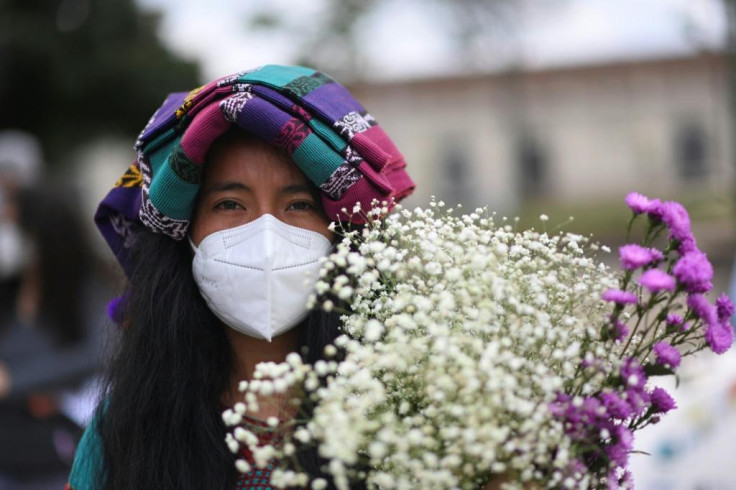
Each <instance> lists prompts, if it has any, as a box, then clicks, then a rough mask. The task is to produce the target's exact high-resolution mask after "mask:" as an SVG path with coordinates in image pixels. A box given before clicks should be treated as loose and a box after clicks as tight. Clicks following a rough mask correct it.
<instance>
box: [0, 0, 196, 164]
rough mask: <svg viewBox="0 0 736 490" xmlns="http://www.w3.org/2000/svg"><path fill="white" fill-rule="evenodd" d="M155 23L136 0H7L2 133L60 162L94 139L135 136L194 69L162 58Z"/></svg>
mask: <svg viewBox="0 0 736 490" xmlns="http://www.w3.org/2000/svg"><path fill="white" fill-rule="evenodd" d="M158 20H159V19H158V15H157V14H150V13H142V12H140V11H138V10H137V8H136V6H135V4H134V3H133V1H132V0H57V1H49V0H45V1H41V0H5V1H4V2H3V5H2V7H0V105H1V106H2V108H3V110H2V111H0V128H20V129H24V130H27V131H29V132H31V133H34V134H36V135H37V136H38V137H39V138H40V139H41V141H42V143H43V145H44V148H45V152H46V154H47V159H48V160H49V161H50V162H54V161H59V160H62V159H63V158H64V155H65V154H67V153H68V152H69V151H70V150H72V149H73V148H74V147H75V146H77V145H79V144H80V143H83V142H85V141H89V140H90V139H92V138H94V137H95V136H97V135H99V134H105V133H118V134H122V135H125V136H129V137H130V138H131V140H132V139H133V137H134V136H135V135H136V134H137V133H138V132H139V131H140V130H141V129H142V128H143V126H145V124H146V122H147V120H148V118H149V117H150V116H151V114H152V113H153V111H154V110H156V108H157V107H158V106H159V105H160V104H161V103H162V102H163V98H164V97H165V95H166V94H167V93H168V92H173V91H184V90H190V89H192V88H193V87H195V86H196V85H197V84H198V67H197V65H196V64H195V63H193V62H189V61H184V60H181V59H179V58H177V57H176V56H175V55H173V54H172V53H170V52H169V51H167V49H166V48H165V47H164V46H163V45H162V44H161V42H160V40H159V39H158V37H157V35H156V30H157V26H158Z"/></svg>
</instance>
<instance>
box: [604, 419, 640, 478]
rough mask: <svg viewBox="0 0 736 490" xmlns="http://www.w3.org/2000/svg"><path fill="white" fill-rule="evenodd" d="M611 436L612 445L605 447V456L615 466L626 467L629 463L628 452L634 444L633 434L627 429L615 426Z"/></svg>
mask: <svg viewBox="0 0 736 490" xmlns="http://www.w3.org/2000/svg"><path fill="white" fill-rule="evenodd" d="M612 435H613V440H614V443H613V444H611V445H609V446H607V447H606V456H608V459H610V460H611V461H612V462H613V463H614V464H615V465H616V466H620V467H622V468H623V467H626V465H627V464H628V462H629V452H630V451H631V448H632V447H633V444H634V434H633V432H631V430H630V429H629V428H628V427H625V426H623V425H616V426H614V428H613V433H612Z"/></svg>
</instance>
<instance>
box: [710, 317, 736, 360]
mask: <svg viewBox="0 0 736 490" xmlns="http://www.w3.org/2000/svg"><path fill="white" fill-rule="evenodd" d="M705 341H706V342H708V345H709V346H710V350H712V351H713V352H715V353H716V354H723V353H724V352H726V351H727V350H728V349H730V348H731V345H733V327H732V326H731V324H730V323H727V322H716V323H712V324H709V325H708V326H707V327H706V328H705Z"/></svg>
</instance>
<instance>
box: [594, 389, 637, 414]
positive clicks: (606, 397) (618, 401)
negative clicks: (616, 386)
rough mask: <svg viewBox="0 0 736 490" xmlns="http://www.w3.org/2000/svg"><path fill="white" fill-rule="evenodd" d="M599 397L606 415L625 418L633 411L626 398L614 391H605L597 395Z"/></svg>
mask: <svg viewBox="0 0 736 490" xmlns="http://www.w3.org/2000/svg"><path fill="white" fill-rule="evenodd" d="M599 398H600V400H601V403H603V406H604V407H606V411H607V412H608V415H610V416H611V417H612V418H614V419H618V420H626V419H627V418H629V417H631V415H633V413H634V411H633V410H632V409H631V406H630V405H629V404H628V403H627V402H626V400H624V399H623V398H621V396H620V395H619V394H618V393H617V392H615V391H605V392H603V393H601V394H600V395H599Z"/></svg>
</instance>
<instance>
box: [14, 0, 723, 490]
mask: <svg viewBox="0 0 736 490" xmlns="http://www.w3.org/2000/svg"><path fill="white" fill-rule="evenodd" d="M735 53H736V1H734V0H272V1H270V2H259V1H257V0H238V1H236V0H221V1H216V2H197V1H194V0H137V1H133V0H114V1H113V0H53V1H44V2H40V1H35V0H7V1H5V2H4V3H3V4H2V6H1V7H0V106H1V107H2V110H0V130H14V131H17V130H22V131H23V132H24V133H26V134H30V135H33V137H34V138H36V140H37V141H38V142H39V147H40V148H41V150H39V151H40V152H42V154H43V155H44V159H45V162H44V163H45V165H44V168H43V169H42V171H41V170H39V173H40V175H39V176H38V181H39V182H42V181H46V182H48V183H51V185H53V186H57V187H59V188H63V189H65V190H66V193H67V194H68V195H70V196H73V197H75V198H77V199H78V202H77V204H78V205H79V206H80V209H82V211H80V214H82V215H83V216H86V218H85V219H86V222H87V223H88V224H90V225H91V216H92V213H93V211H94V207H95V205H96V203H97V202H98V201H99V199H100V198H101V197H102V196H103V194H104V193H105V192H106V191H107V190H108V189H109V187H110V185H111V184H112V182H114V181H115V180H116V179H117V177H118V176H119V175H120V174H121V173H122V172H123V171H124V169H125V168H126V167H127V165H129V163H130V162H131V161H132V160H133V159H134V157H135V155H134V152H133V150H132V143H133V141H134V139H135V136H136V134H137V133H138V131H139V130H140V129H141V128H142V127H143V126H144V125H145V123H146V122H147V119H148V117H149V116H150V115H151V114H152V113H153V111H154V110H155V109H156V108H157V107H158V106H159V104H160V103H161V102H162V101H163V98H164V95H165V94H166V93H168V92H173V91H182V90H189V89H191V88H193V87H194V86H196V85H198V84H200V83H203V82H206V81H209V80H211V79H213V78H216V77H219V76H223V75H226V74H229V73H233V72H236V71H239V70H241V69H243V68H247V67H251V66H255V65H259V64H263V63H295V62H296V63H304V64H309V65H312V66H314V67H316V68H318V69H321V70H323V71H326V72H328V73H330V74H332V75H334V76H335V78H337V79H339V80H341V81H343V82H344V83H345V84H347V85H349V86H350V88H351V90H353V91H354V92H355V93H356V96H357V97H358V98H359V99H360V100H361V101H362V102H364V105H365V106H366V107H367V109H368V110H369V111H370V112H371V113H372V114H373V115H374V116H375V117H376V118H377V119H378V121H379V122H380V123H381V124H382V125H383V126H384V127H385V128H386V129H387V132H388V133H389V134H390V135H391V136H392V137H393V138H394V140H395V141H396V143H397V145H398V146H399V148H401V149H402V151H403V152H404V153H405V156H406V158H407V161H408V162H409V165H410V171H411V174H412V176H413V177H414V178H415V180H416V181H417V184H418V187H417V192H416V194H415V195H414V196H413V197H412V198H410V200H408V202H407V205H408V206H412V205H421V204H424V203H426V202H427V201H428V199H429V197H430V196H431V195H436V196H437V197H438V198H440V199H443V200H444V201H446V202H448V203H449V204H455V203H462V204H463V205H464V206H466V207H475V206H488V207H489V208H491V209H492V210H495V211H498V212H499V213H501V214H505V215H516V216H520V217H521V219H522V223H523V224H526V225H528V226H537V225H538V224H539V222H538V220H537V217H538V216H539V214H541V213H545V214H547V215H549V216H550V218H551V224H553V225H554V224H557V223H562V222H565V221H567V219H568V216H574V217H575V221H574V222H572V223H568V224H567V225H566V229H568V230H571V231H574V232H579V233H585V234H589V233H593V234H594V236H595V237H596V238H597V239H598V240H600V241H602V242H604V243H608V244H610V245H612V246H615V245H617V244H619V243H621V242H622V241H623V236H622V234H623V230H624V228H625V223H626V220H627V218H628V214H627V210H626V208H625V207H624V205H623V198H624V196H625V195H626V193H627V192H629V191H632V190H636V191H638V192H642V193H644V194H647V195H650V196H652V197H660V198H663V199H677V200H679V201H681V202H683V203H684V204H685V205H686V206H687V208H688V209H689V210H690V212H691V215H692V218H693V221H694V231H695V234H696V236H698V238H699V245H700V246H701V248H703V249H704V250H705V251H706V252H707V253H708V254H709V257H710V258H711V259H712V260H713V262H714V263H715V265H716V281H717V284H716V290H723V289H728V288H729V284H730V282H731V281H733V284H734V286H731V290H732V296H733V295H734V294H736V278H734V275H733V274H732V272H731V271H732V270H736V268H735V267H734V255H736V212H735V209H736V150H735V148H736V147H735V146H734V142H735V141H736V140H735V139H734V137H733V136H734V110H735V109H736V64H734V56H735ZM0 159H2V155H0ZM89 232H90V234H91V235H92V236H96V235H95V233H94V231H93V230H91V229H90V230H89ZM94 250H95V253H94V255H95V257H98V258H97V259H95V267H96V269H97V279H95V280H98V281H101V282H102V283H104V284H106V287H107V288H109V290H111V291H112V290H115V289H116V282H119V280H120V275H119V273H118V272H116V270H115V269H114V261H113V259H112V257H111V256H109V255H107V251H106V248H105V247H104V246H102V244H101V243H100V242H99V241H98V243H97V247H96V248H94ZM614 255H615V254H614ZM611 260H615V257H611ZM0 328H2V327H0ZM93 328H101V329H103V328H107V326H104V325H100V326H93ZM2 362H3V359H1V358H0V365H1V363H2ZM714 372H717V373H718V375H717V376H716V375H715V374H713V373H714ZM676 393H678V394H679V395H678V396H679V397H680V399H679V400H678V402H679V403H680V405H681V406H682V410H680V411H679V412H678V413H677V414H675V415H672V416H671V417H669V419H668V422H667V424H669V425H667V424H665V423H663V424H661V425H660V426H657V427H654V428H653V429H652V430H651V431H650V432H648V433H647V434H646V435H642V440H641V443H642V445H643V446H644V447H641V449H644V450H647V451H649V452H651V453H652V456H651V457H649V458H644V457H642V456H636V457H635V460H634V468H635V471H636V477H637V480H638V483H639V485H638V487H639V488H645V489H649V488H651V489H670V488H672V489H695V488H699V489H721V488H736V476H735V475H736V473H734V472H729V471H725V470H724V468H729V466H728V465H727V463H728V461H730V460H729V459H728V458H727V455H731V456H730V458H731V459H733V457H734V456H733V454H734V451H733V443H732V442H730V441H732V440H733V439H732V438H731V437H730V436H728V437H726V436H725V435H727V434H733V433H734V430H736V354H734V353H733V352H731V353H729V354H726V355H725V356H723V357H721V358H718V359H717V360H715V359H711V358H708V359H706V358H704V359H696V360H694V361H693V362H692V363H691V365H690V367H689V368H685V369H684V370H683V379H682V385H681V387H680V390H679V391H676ZM0 423H2V422H0ZM681 468H687V471H678V469H681ZM1 478H2V475H1V474H0V485H1V484H2V479H1ZM0 488H2V487H1V486H0Z"/></svg>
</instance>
